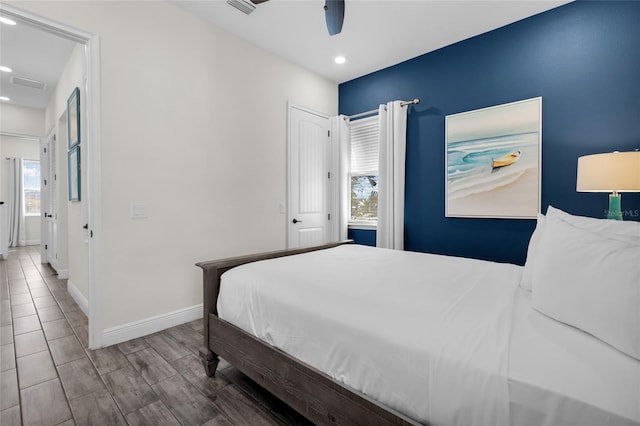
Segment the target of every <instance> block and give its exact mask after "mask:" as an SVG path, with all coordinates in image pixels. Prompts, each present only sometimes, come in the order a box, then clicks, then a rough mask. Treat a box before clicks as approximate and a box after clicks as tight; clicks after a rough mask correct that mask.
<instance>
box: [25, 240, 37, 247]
mask: <svg viewBox="0 0 640 426" xmlns="http://www.w3.org/2000/svg"><path fill="white" fill-rule="evenodd" d="M26 243H27V245H28V246H39V245H40V240H27V242H26Z"/></svg>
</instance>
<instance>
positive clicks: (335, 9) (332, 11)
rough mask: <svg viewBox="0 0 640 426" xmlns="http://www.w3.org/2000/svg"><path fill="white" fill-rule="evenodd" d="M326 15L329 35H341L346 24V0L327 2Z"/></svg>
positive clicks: (325, 6)
mask: <svg viewBox="0 0 640 426" xmlns="http://www.w3.org/2000/svg"><path fill="white" fill-rule="evenodd" d="M324 15H325V19H326V20H327V30H328V31H329V35H336V34H340V31H342V23H343V22H344V0H326V1H325V3H324Z"/></svg>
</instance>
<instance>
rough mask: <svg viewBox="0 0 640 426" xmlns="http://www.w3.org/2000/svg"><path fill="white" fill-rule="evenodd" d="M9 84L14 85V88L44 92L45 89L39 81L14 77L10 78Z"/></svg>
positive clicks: (44, 85)
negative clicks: (19, 87) (21, 87)
mask: <svg viewBox="0 0 640 426" xmlns="http://www.w3.org/2000/svg"><path fill="white" fill-rule="evenodd" d="M11 84H15V85H16V86H24V87H30V88H32V89H37V90H44V88H45V87H47V85H46V84H44V83H42V82H41V81H37V80H31V79H30V78H24V77H16V76H12V77H11Z"/></svg>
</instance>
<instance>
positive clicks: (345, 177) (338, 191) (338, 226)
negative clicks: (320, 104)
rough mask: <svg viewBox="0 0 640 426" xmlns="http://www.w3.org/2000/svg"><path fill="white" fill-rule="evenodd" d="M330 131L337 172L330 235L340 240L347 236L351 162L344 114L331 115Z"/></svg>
mask: <svg viewBox="0 0 640 426" xmlns="http://www.w3.org/2000/svg"><path fill="white" fill-rule="evenodd" d="M331 131H332V134H333V135H334V140H335V141H336V142H337V143H336V146H335V149H334V151H333V153H334V155H333V158H334V159H336V161H334V163H333V169H334V170H335V171H336V172H337V176H338V179H337V180H334V182H336V185H334V186H333V194H334V196H333V206H335V209H334V215H335V216H334V217H337V218H338V220H336V221H334V222H333V226H332V235H333V238H332V239H333V240H334V241H342V240H346V239H347V238H349V236H348V235H349V229H348V224H349V217H350V215H351V212H350V211H349V167H350V164H351V143H350V139H351V136H350V130H349V123H348V121H347V120H346V116H344V115H339V116H337V117H331Z"/></svg>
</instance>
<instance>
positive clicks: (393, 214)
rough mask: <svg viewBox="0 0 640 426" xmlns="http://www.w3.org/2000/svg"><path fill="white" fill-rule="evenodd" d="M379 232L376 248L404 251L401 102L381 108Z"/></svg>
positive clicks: (403, 120)
mask: <svg viewBox="0 0 640 426" xmlns="http://www.w3.org/2000/svg"><path fill="white" fill-rule="evenodd" d="M378 117H379V119H380V139H379V140H380V144H379V147H380V152H379V158H380V160H379V161H380V164H379V169H378V176H379V177H378V187H379V189H378V231H377V233H376V246H378V247H384V248H391V249H396V250H404V180H405V158H406V151H407V107H406V106H402V105H401V103H400V101H393V102H388V103H387V104H386V105H380V109H379V112H378Z"/></svg>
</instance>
